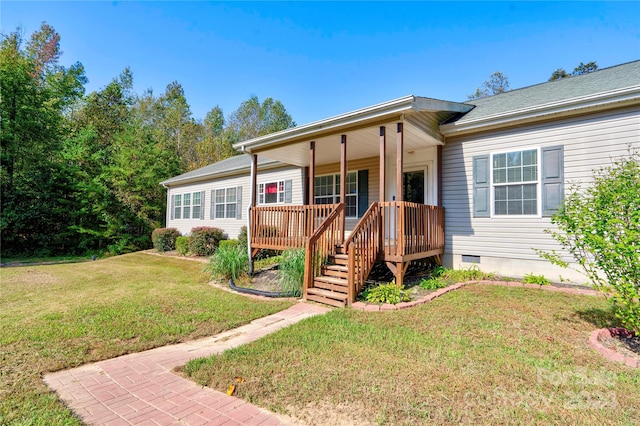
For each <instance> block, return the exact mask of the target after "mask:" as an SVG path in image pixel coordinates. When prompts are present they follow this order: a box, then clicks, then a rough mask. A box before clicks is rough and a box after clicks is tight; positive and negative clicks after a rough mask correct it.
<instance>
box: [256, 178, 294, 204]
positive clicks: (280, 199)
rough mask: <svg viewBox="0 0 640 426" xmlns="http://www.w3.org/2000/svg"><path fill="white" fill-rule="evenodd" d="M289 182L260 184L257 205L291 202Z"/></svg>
mask: <svg viewBox="0 0 640 426" xmlns="http://www.w3.org/2000/svg"><path fill="white" fill-rule="evenodd" d="M291 184H292V181H291V180H279V181H277V182H268V183H261V184H259V185H258V204H278V203H290V202H291Z"/></svg>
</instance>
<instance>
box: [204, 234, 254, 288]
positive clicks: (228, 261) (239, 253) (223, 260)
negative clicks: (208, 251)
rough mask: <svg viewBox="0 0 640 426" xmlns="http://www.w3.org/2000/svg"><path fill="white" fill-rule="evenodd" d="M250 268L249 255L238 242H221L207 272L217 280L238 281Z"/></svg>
mask: <svg viewBox="0 0 640 426" xmlns="http://www.w3.org/2000/svg"><path fill="white" fill-rule="evenodd" d="M248 267H249V255H248V254H247V251H246V250H245V249H243V248H242V247H240V245H239V244H238V241H237V240H228V241H221V244H220V246H219V247H218V249H217V250H216V252H215V253H214V254H213V256H211V260H210V261H209V265H208V266H207V267H206V269H205V270H206V271H208V272H210V273H211V275H212V276H213V277H215V278H226V279H233V280H237V279H238V277H240V275H242V274H243V273H245V272H246V271H247V268H248Z"/></svg>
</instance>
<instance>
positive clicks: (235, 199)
mask: <svg viewBox="0 0 640 426" xmlns="http://www.w3.org/2000/svg"><path fill="white" fill-rule="evenodd" d="M239 190H240V188H236V187H235V186H234V187H233V188H222V189H216V190H215V191H213V192H214V193H215V195H214V205H215V207H214V211H215V218H216V219H224V218H228V219H238V218H239V217H238V213H239V212H238V209H239V208H240V207H239V206H238V204H239V203H240V200H239Z"/></svg>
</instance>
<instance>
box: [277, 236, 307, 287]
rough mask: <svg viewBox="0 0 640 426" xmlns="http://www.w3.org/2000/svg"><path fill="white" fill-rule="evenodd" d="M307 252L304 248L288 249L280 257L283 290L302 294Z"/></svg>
mask: <svg viewBox="0 0 640 426" xmlns="http://www.w3.org/2000/svg"><path fill="white" fill-rule="evenodd" d="M304 259H305V252H304V249H302V248H297V249H287V250H284V251H283V252H282V255H281V258H280V265H279V270H280V282H281V285H282V291H283V292H285V293H290V294H291V295H293V296H296V297H297V296H300V295H302V284H303V281H304Z"/></svg>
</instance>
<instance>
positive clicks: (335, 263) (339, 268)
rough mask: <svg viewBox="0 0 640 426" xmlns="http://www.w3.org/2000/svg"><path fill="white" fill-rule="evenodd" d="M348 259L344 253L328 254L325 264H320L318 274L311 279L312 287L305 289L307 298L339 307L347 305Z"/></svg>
mask: <svg viewBox="0 0 640 426" xmlns="http://www.w3.org/2000/svg"><path fill="white" fill-rule="evenodd" d="M339 251H341V250H339ZM348 261H349V257H348V256H347V255H346V254H335V255H332V256H329V258H328V262H327V264H325V265H322V269H321V272H320V275H319V276H317V277H316V278H315V279H314V280H313V287H312V288H309V289H307V299H308V300H313V301H315V302H319V303H324V304H327V305H331V306H336V307H339V308H344V307H345V306H347V304H348V301H347V298H348V292H349V287H348V283H349V282H348V274H349V270H348V268H347V263H348Z"/></svg>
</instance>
